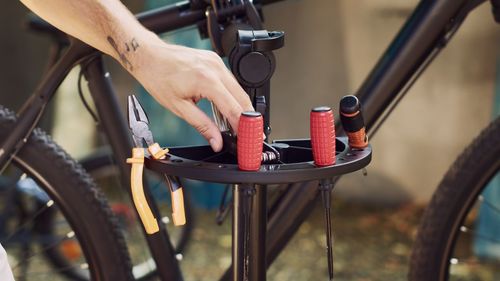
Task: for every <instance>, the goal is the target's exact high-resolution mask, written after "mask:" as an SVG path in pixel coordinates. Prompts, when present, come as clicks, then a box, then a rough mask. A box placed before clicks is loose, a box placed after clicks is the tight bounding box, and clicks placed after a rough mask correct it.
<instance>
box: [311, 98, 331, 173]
mask: <svg viewBox="0 0 500 281" xmlns="http://www.w3.org/2000/svg"><path fill="white" fill-rule="evenodd" d="M310 121H311V125H310V129H311V145H312V153H313V158H314V164H316V165H317V166H329V165H333V164H335V125H334V122H333V112H332V109H331V108H329V107H326V106H320V107H315V108H313V109H312V110H311V119H310Z"/></svg>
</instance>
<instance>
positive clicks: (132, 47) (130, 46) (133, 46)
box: [106, 36, 139, 71]
mask: <svg viewBox="0 0 500 281" xmlns="http://www.w3.org/2000/svg"><path fill="white" fill-rule="evenodd" d="M106 39H107V40H108V43H109V44H110V45H111V47H113V49H114V50H115V52H116V54H117V55H118V57H119V58H120V61H121V63H122V64H123V66H125V67H126V68H128V69H129V70H130V71H132V70H134V67H133V66H132V63H130V61H129V60H128V58H127V56H126V53H129V52H135V51H136V50H137V49H138V48H139V43H138V42H137V40H136V39H135V38H132V40H130V42H128V43H125V53H124V52H120V50H119V49H118V45H117V44H116V42H115V40H114V39H113V37H111V36H108V37H107V38H106Z"/></svg>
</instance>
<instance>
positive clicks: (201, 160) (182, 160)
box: [145, 137, 372, 184]
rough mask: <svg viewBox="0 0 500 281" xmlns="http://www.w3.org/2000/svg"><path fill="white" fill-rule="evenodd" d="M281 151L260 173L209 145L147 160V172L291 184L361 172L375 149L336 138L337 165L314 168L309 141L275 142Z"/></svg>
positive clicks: (231, 155)
mask: <svg viewBox="0 0 500 281" xmlns="http://www.w3.org/2000/svg"><path fill="white" fill-rule="evenodd" d="M271 146H272V147H274V148H275V149H276V150H278V151H279V152H280V155H281V159H280V162H275V163H271V164H263V165H262V166H261V168H260V170H258V171H242V170H240V169H238V164H237V159H236V156H235V155H233V154H231V153H229V152H225V151H222V152H218V153H215V152H213V151H212V149H211V147H210V146H208V145H203V146H185V147H173V148H170V151H169V153H168V155H169V157H168V158H167V159H164V160H155V159H153V158H152V157H146V159H145V165H146V167H147V168H148V169H151V170H154V171H156V172H160V173H166V174H168V175H174V176H179V177H182V178H189V179H194V180H201V181H208V182H218V183H254V184H272V183H292V182H302V181H311V180H319V179H327V178H332V177H334V176H338V175H341V174H347V173H350V172H354V171H356V170H360V169H362V168H363V167H365V166H366V165H368V164H369V163H370V160H371V154H372V150H371V147H370V146H368V147H366V148H365V149H362V150H357V149H351V148H349V146H348V144H347V138H345V137H338V138H336V143H335V148H336V163H335V164H334V165H331V166H325V167H318V166H315V165H314V162H313V156H312V150H311V141H310V139H296V140H276V141H274V142H273V143H272V144H271Z"/></svg>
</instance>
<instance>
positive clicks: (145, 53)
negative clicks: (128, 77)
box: [106, 29, 163, 75]
mask: <svg viewBox="0 0 500 281" xmlns="http://www.w3.org/2000/svg"><path fill="white" fill-rule="evenodd" d="M130 34H135V35H130ZM106 40H107V43H108V44H109V46H110V51H109V52H108V53H109V54H110V55H111V56H112V57H113V58H114V59H115V60H117V61H118V62H119V63H120V64H121V65H122V66H123V67H124V68H125V69H127V70H128V71H129V72H130V73H131V74H133V75H136V73H137V72H138V71H140V69H141V68H143V65H147V61H148V58H149V57H151V55H152V53H153V49H154V47H153V46H154V45H158V44H160V43H161V42H163V41H161V39H160V38H159V37H158V36H157V35H156V34H155V33H153V32H151V31H149V30H145V29H142V30H139V31H137V32H134V33H128V34H127V35H123V36H107V37H106Z"/></svg>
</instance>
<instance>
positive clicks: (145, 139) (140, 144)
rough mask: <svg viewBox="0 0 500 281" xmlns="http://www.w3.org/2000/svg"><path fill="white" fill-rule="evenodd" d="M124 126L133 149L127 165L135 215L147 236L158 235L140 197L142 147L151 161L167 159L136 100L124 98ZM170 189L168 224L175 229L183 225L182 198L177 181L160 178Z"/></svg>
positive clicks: (149, 213)
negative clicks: (128, 132)
mask: <svg viewBox="0 0 500 281" xmlns="http://www.w3.org/2000/svg"><path fill="white" fill-rule="evenodd" d="M128 124H129V127H130V130H131V131H132V138H133V140H134V145H135V147H134V148H133V149H132V157H131V158H128V159H127V163H129V164H132V172H131V178H130V183H131V189H132V198H133V201H134V205H135V208H136V209H137V212H138V213H139V217H140V218H141V221H142V224H143V225H144V228H145V229H146V232H147V233H148V234H153V233H156V232H158V231H159V227H158V222H157V220H156V218H155V217H154V215H153V212H152V211H151V208H150V207H149V205H148V202H147V200H146V196H145V195H144V187H143V184H142V177H143V170H144V155H145V153H144V143H146V145H147V147H148V148H147V151H148V152H149V154H150V155H151V156H152V157H153V158H154V159H164V158H166V157H167V153H168V149H163V148H161V147H160V145H159V144H158V143H156V142H154V141H153V134H152V133H151V131H150V130H149V120H148V117H147V116H146V113H145V112H144V109H143V108H142V106H141V104H140V103H139V101H138V100H137V98H136V97H135V96H134V95H132V96H129V97H128ZM164 178H165V180H166V182H167V184H168V187H169V189H170V194H171V197H172V220H173V221H174V224H175V225H184V224H185V223H186V216H185V211H184V194H183V192H182V186H181V185H180V181H179V179H178V178H177V177H173V176H169V175H164Z"/></svg>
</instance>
